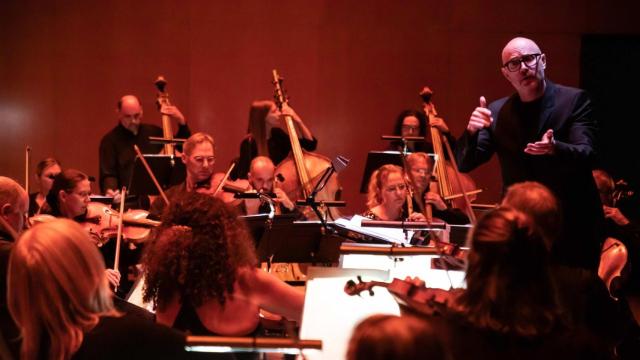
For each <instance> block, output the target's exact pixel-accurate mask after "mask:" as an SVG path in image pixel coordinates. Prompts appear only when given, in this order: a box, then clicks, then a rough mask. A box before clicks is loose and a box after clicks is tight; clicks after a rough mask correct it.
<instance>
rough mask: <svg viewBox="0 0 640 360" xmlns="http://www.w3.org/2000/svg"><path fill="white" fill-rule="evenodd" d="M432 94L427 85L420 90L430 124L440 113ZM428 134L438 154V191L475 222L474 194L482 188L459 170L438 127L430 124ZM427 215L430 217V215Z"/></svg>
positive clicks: (427, 207)
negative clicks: (478, 187) (447, 158)
mask: <svg viewBox="0 0 640 360" xmlns="http://www.w3.org/2000/svg"><path fill="white" fill-rule="evenodd" d="M432 96H433V91H431V89H429V87H427V86H425V87H424V88H423V89H422V91H420V97H421V98H422V101H423V110H424V112H425V114H426V115H427V118H428V120H429V124H431V123H432V122H433V120H434V119H435V117H436V116H437V115H438V112H437V111H436V107H435V105H434V104H433V102H432V101H431V97H432ZM427 136H429V137H430V138H431V143H432V145H433V152H434V153H435V154H436V156H437V159H436V162H435V166H434V169H433V173H434V175H435V177H436V179H437V185H438V192H439V194H440V196H441V197H442V199H443V200H444V201H445V202H447V203H448V204H449V205H450V206H451V207H455V208H459V209H463V210H464V211H465V212H466V214H467V216H468V217H469V220H470V221H471V223H472V224H475V223H476V218H475V214H474V212H473V209H472V208H471V201H472V200H473V198H472V196H474V195H475V194H477V193H479V192H480V191H482V190H478V189H476V186H475V182H474V181H473V179H471V177H470V176H468V175H466V174H461V173H460V172H459V171H458V166H457V164H456V162H455V157H454V154H453V151H452V150H451V146H450V144H449V142H448V140H447V138H446V137H445V136H443V135H442V133H441V132H440V130H439V129H438V128H437V127H435V126H433V125H430V126H429V134H428V135H427ZM425 141H426V139H425ZM445 149H446V151H447V155H449V160H445V159H446V158H445ZM426 212H427V213H430V204H427V206H426ZM425 216H427V219H429V216H428V215H425Z"/></svg>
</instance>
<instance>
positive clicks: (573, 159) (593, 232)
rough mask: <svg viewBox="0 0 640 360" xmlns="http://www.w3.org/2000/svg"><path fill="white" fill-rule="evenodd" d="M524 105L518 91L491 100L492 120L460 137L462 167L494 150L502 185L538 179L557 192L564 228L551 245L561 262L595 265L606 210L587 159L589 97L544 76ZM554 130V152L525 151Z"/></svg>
mask: <svg viewBox="0 0 640 360" xmlns="http://www.w3.org/2000/svg"><path fill="white" fill-rule="evenodd" d="M531 105H532V104H523V103H522V102H521V101H520V98H519V97H518V95H517V94H514V95H512V96H510V97H507V98H502V99H500V100H497V101H495V102H493V103H491V104H490V105H489V109H490V110H491V112H492V114H493V119H494V122H493V124H492V125H491V127H489V128H486V129H482V130H480V131H478V133H476V134H475V135H474V136H471V135H469V133H468V132H466V131H465V133H464V135H463V136H462V137H461V139H460V140H459V142H458V147H457V159H458V165H459V167H460V170H462V171H463V172H468V171H471V170H472V169H474V168H476V167H477V166H479V165H480V164H482V163H484V162H486V161H488V160H489V159H490V158H491V156H492V155H493V154H494V153H496V154H497V155H498V160H499V161H500V167H501V170H502V181H503V187H504V188H506V187H508V186H509V185H511V184H514V183H517V182H521V181H538V182H540V183H542V184H544V185H546V186H547V187H549V188H550V189H551V190H552V191H553V192H554V193H555V194H556V196H557V197H558V199H559V201H560V205H561V206H562V210H563V217H564V223H565V226H564V228H565V233H564V234H563V236H562V237H561V239H560V240H559V241H557V242H556V244H555V245H554V251H553V254H554V258H555V259H556V260H558V261H559V262H560V263H563V264H567V265H573V266H581V267H585V268H589V269H597V264H598V262H599V259H600V243H601V241H602V236H601V235H600V233H601V231H602V223H603V221H604V215H603V213H602V207H601V205H600V199H599V197H598V192H597V189H596V185H595V182H594V180H593V177H592V175H591V163H592V161H593V159H594V157H595V134H596V130H597V124H596V121H595V120H594V119H593V111H592V108H591V101H590V100H589V98H588V96H587V95H586V93H585V92H584V91H582V90H580V89H575V88H570V87H566V86H561V85H556V84H553V83H552V82H550V81H548V80H547V88H546V90H545V93H544V95H543V97H542V98H541V99H539V100H538V101H537V102H535V103H533V106H531ZM548 129H553V132H554V138H555V141H556V146H555V154H553V155H542V156H535V155H528V154H526V153H524V148H525V147H526V145H527V143H529V142H536V141H539V140H540V139H541V138H542V135H543V134H544V133H545V132H546V131H547V130H548Z"/></svg>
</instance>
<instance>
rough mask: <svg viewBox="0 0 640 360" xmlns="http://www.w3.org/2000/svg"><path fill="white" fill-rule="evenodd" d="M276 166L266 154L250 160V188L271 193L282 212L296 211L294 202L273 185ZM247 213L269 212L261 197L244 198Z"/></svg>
mask: <svg viewBox="0 0 640 360" xmlns="http://www.w3.org/2000/svg"><path fill="white" fill-rule="evenodd" d="M275 170H276V167H275V165H274V164H273V162H272V161H271V159H269V158H268V157H266V156H258V157H256V158H254V159H253V160H251V167H250V169H249V174H248V180H249V184H250V185H251V187H252V190H255V191H257V192H263V193H273V194H274V195H275V196H276V197H275V198H274V199H273V200H274V202H275V203H276V204H277V206H279V207H280V210H281V213H282V214H288V213H293V212H296V206H295V204H294V203H293V202H292V201H291V199H289V197H288V196H287V194H286V193H285V192H284V191H282V189H280V188H279V187H277V186H276V185H275V183H276V181H277V180H276V177H275ZM245 207H246V210H247V215H254V214H264V213H268V212H269V210H270V209H269V205H268V204H265V203H264V202H263V201H262V200H261V199H256V200H251V199H246V200H245Z"/></svg>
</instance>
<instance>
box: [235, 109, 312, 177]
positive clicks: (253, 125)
mask: <svg viewBox="0 0 640 360" xmlns="http://www.w3.org/2000/svg"><path fill="white" fill-rule="evenodd" d="M283 115H290V116H291V117H292V119H293V121H294V124H295V127H296V133H297V134H298V137H299V140H300V146H301V147H302V148H303V149H304V150H307V151H314V150H315V149H316V147H317V146H318V140H316V138H315V137H314V136H313V134H312V133H311V130H309V128H308V127H307V126H306V125H305V123H304V122H303V121H302V119H301V118H300V116H298V114H297V113H296V112H295V111H294V110H293V109H292V108H291V107H289V105H287V104H285V105H283V110H282V112H280V110H278V108H277V107H276V104H275V103H274V102H273V101H270V100H261V101H254V102H253V103H252V104H251V110H250V111H249V126H248V129H247V135H246V136H245V138H244V139H243V140H242V143H241V144H240V157H239V159H238V165H237V166H236V168H235V169H234V172H233V173H232V176H231V177H232V178H233V179H238V178H239V179H246V178H247V176H248V173H249V167H250V165H251V160H253V158H255V157H256V156H268V157H269V158H270V159H271V161H273V163H274V164H275V165H276V166H277V165H278V164H280V162H281V161H282V160H284V159H285V158H286V157H287V155H289V152H290V151H291V143H290V140H289V135H288V132H287V130H286V124H285V123H284V120H283Z"/></svg>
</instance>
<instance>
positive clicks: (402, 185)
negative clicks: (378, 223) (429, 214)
mask: <svg viewBox="0 0 640 360" xmlns="http://www.w3.org/2000/svg"><path fill="white" fill-rule="evenodd" d="M367 197H368V199H367V206H368V207H369V210H367V211H366V212H365V213H364V216H366V217H368V218H371V219H373V220H390V221H401V220H405V219H407V218H408V219H409V220H411V221H425V220H426V219H425V217H424V215H423V214H421V213H419V212H414V213H412V214H411V215H408V214H407V211H406V207H405V204H406V201H407V183H406V181H405V174H404V171H403V170H402V168H401V167H399V166H396V165H390V164H388V165H383V166H381V167H380V168H379V169H378V170H376V171H374V172H373V174H371V179H370V180H369V192H368V195H367Z"/></svg>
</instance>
